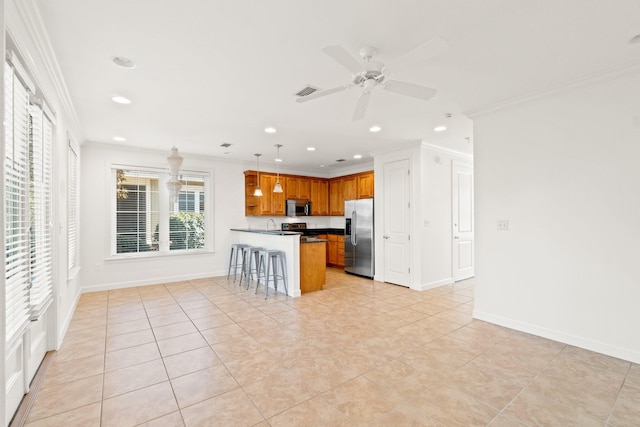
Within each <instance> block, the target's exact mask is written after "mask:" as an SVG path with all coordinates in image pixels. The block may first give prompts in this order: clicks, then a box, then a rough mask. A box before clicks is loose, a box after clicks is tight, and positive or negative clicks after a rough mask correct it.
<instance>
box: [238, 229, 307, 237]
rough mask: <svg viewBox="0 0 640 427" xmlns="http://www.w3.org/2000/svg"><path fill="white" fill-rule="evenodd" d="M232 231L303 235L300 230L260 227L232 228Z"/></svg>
mask: <svg viewBox="0 0 640 427" xmlns="http://www.w3.org/2000/svg"><path fill="white" fill-rule="evenodd" d="M231 231H243V232H245V233H259V234H271V235H274V236H296V235H298V236H302V233H301V232H299V231H281V230H261V229H259V228H232V229H231Z"/></svg>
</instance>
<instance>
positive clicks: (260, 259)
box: [255, 254, 264, 294]
mask: <svg viewBox="0 0 640 427" xmlns="http://www.w3.org/2000/svg"><path fill="white" fill-rule="evenodd" d="M262 269H264V257H263V256H262V254H259V256H258V275H257V276H258V277H257V278H256V292H255V293H256V294H257V293H258V288H259V287H260V273H261V270H262Z"/></svg>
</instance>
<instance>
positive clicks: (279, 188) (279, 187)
mask: <svg viewBox="0 0 640 427" xmlns="http://www.w3.org/2000/svg"><path fill="white" fill-rule="evenodd" d="M275 147H276V149H277V150H278V154H277V155H276V185H275V186H274V187H273V192H274V193H282V185H280V162H282V159H281V158H280V147H282V144H276V145H275Z"/></svg>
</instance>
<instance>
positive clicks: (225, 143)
mask: <svg viewBox="0 0 640 427" xmlns="http://www.w3.org/2000/svg"><path fill="white" fill-rule="evenodd" d="M220 147H224V148H229V147H231V144H229V143H228V142H223V143H222V144H220Z"/></svg>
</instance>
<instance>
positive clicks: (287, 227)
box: [280, 222, 307, 233]
mask: <svg viewBox="0 0 640 427" xmlns="http://www.w3.org/2000/svg"><path fill="white" fill-rule="evenodd" d="M280 228H281V229H282V231H300V232H303V233H304V231H305V230H306V229H307V223H306V222H291V223H289V222H283V223H282V224H281V225H280Z"/></svg>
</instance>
